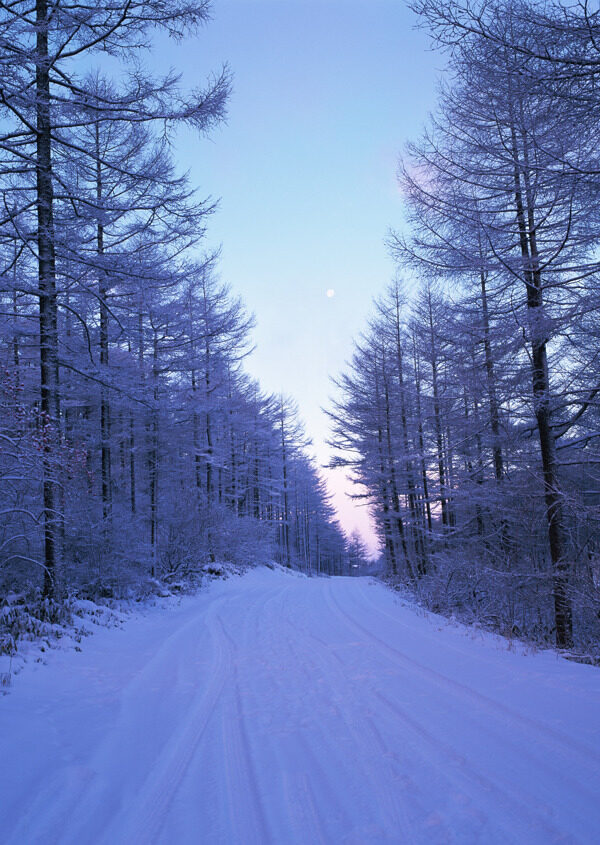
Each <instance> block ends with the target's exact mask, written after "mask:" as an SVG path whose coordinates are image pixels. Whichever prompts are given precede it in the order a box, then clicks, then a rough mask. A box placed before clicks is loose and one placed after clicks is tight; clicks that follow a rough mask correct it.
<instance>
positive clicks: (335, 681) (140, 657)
mask: <svg viewBox="0 0 600 845" xmlns="http://www.w3.org/2000/svg"><path fill="white" fill-rule="evenodd" d="M48 664H49V665H47V666H42V665H36V666H27V667H26V668H25V669H24V671H22V672H21V674H20V675H19V676H18V677H17V678H16V680H15V683H14V686H13V688H12V689H11V691H10V693H9V694H8V695H6V696H4V697H3V698H0V760H1V770H0V796H1V798H0V840H1V841H2V842H8V843H19V845H24V843H25V844H26V845H29V843H42V842H43V843H45V845H47V844H48V843H53V842H60V843H74V844H75V843H77V845H82V843H87V842H102V843H111V845H119V844H120V843H123V845H125V843H127V845H129V843H150V842H159V843H165V845H166V843H168V845H178V843H202V845H212V843H223V845H225V843H227V845H237V843H244V845H251V844H252V843H277V845H284V844H285V843H302V845H312V843H319V842H324V843H356V844H357V845H358V843H379V842H394V843H412V842H414V843H427V845H430V843H446V842H456V843H461V845H464V843H471V842H481V843H486V845H489V843H503V845H504V843H511V842H515V843H527V845H531V843H558V842H560V843H567V842H585V843H597V842H599V841H600V707H599V705H600V671H599V670H598V669H595V668H593V667H589V666H582V665H578V664H574V663H570V662H567V661H565V660H562V659H560V658H557V657H556V656H555V655H554V654H552V653H550V652H546V653H539V654H524V653H522V651H521V650H519V649H517V650H511V649H508V648H507V644H506V642H505V641H502V640H501V639H500V638H496V637H493V636H490V635H484V634H481V633H477V632H473V631H469V630H468V629H464V628H461V627H458V626H452V625H450V624H448V623H446V622H445V621H444V620H441V619H439V618H438V617H435V616H426V615H424V614H421V613H419V612H417V611H416V610H415V609H414V608H411V607H410V606H409V605H407V604H405V603H403V602H402V601H401V600H399V599H398V598H397V597H396V596H395V595H394V594H393V593H392V592H391V591H388V590H387V589H385V588H384V587H383V586H381V585H378V584H375V583H373V582H372V581H370V580H368V579H359V578H355V579H350V578H336V579H318V578H314V579H308V578H303V577H299V576H294V575H292V574H285V573H282V572H277V571H276V572H273V571H271V570H268V569H266V568H261V569H258V570H254V571H252V572H250V573H249V574H247V575H245V576H244V577H242V578H232V579H229V580H227V581H225V582H222V583H220V584H218V585H214V586H213V587H212V588H211V590H210V591H209V592H208V593H204V594H201V595H198V596H195V597H190V598H186V599H184V600H183V601H182V603H181V604H180V606H179V607H176V608H173V607H171V608H163V609H152V610H150V611H148V612H147V613H145V614H142V615H138V616H136V617H135V618H133V619H131V620H130V621H129V622H128V623H127V624H126V626H125V628H124V629H112V630H110V629H105V630H100V631H99V632H98V633H97V634H96V635H95V636H94V637H91V638H88V639H87V640H86V641H85V642H84V643H83V650H82V652H76V651H74V650H71V651H58V652H53V653H52V654H51V655H50V657H49V659H48Z"/></svg>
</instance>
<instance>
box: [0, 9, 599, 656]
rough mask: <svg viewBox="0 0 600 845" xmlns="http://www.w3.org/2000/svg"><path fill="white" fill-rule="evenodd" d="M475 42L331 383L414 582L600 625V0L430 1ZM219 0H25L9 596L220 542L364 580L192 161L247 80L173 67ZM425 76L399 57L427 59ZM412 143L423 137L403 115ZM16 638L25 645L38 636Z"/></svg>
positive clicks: (454, 609) (407, 173)
mask: <svg viewBox="0 0 600 845" xmlns="http://www.w3.org/2000/svg"><path fill="white" fill-rule="evenodd" d="M413 11H414V12H415V14H416V20H417V22H418V23H419V25H420V26H421V27H422V28H424V29H425V30H427V32H428V33H429V35H430V37H431V39H432V42H433V45H434V47H435V48H436V49H438V50H439V51H440V55H441V57H442V58H443V61H444V62H446V67H445V72H444V76H443V80H442V82H441V83H440V86H439V97H438V104H437V107H436V110H435V112H434V113H433V114H432V115H431V117H430V120H429V123H428V125H427V126H426V127H425V128H424V130H423V132H422V135H421V137H419V138H416V139H415V140H413V141H412V142H411V143H410V144H409V145H408V146H407V147H406V150H405V151H404V153H403V155H402V158H401V161H400V165H399V170H398V181H399V188H400V192H401V197H402V203H403V207H404V210H405V218H406V219H405V221H404V222H403V223H402V221H390V224H391V225H392V226H396V228H392V229H391V230H390V232H389V234H388V238H387V247H388V249H389V251H390V253H391V255H392V256H393V259H394V261H395V264H396V267H397V269H396V273H395V276H394V278H393V281H392V282H391V283H390V284H389V285H388V287H387V288H386V289H385V290H384V291H383V292H382V293H381V294H380V295H379V296H378V297H377V298H376V299H375V301H374V307H373V312H372V315H371V317H370V319H369V321H368V323H367V328H366V329H365V331H364V332H363V334H362V335H361V337H360V338H358V339H357V340H356V343H355V347H354V353H353V356H352V358H351V360H350V361H349V362H348V364H347V367H346V369H345V370H344V371H343V372H342V373H341V375H339V376H338V377H336V378H335V379H334V380H333V389H334V393H335V396H334V399H333V400H332V405H331V406H330V408H329V409H328V411H327V413H328V414H329V417H330V422H331V437H330V444H329V445H330V446H331V449H332V457H331V466H332V467H344V468H345V469H346V471H347V472H348V473H349V475H350V477H351V479H352V481H353V482H354V483H355V484H356V488H355V497H356V499H357V500H358V501H361V502H362V503H363V504H364V506H365V507H368V508H369V510H370V512H371V514H372V518H373V520H374V523H375V526H376V530H377V534H378V537H379V540H380V544H381V550H382V566H383V569H384V570H385V574H386V577H387V578H388V579H389V580H390V581H391V582H392V583H393V584H394V585H395V586H396V587H397V588H398V589H401V590H404V591H406V592H407V593H408V594H409V595H411V596H413V597H415V598H416V599H417V600H418V601H419V602H421V603H423V604H424V605H425V606H427V607H428V608H430V609H432V610H434V611H436V612H442V613H445V614H447V615H456V616H458V617H459V618H460V619H462V620H466V621H468V622H477V623H479V624H481V625H483V626H485V627H488V628H491V629H493V630H496V631H500V632H501V633H503V634H505V635H508V636H510V637H522V638H525V639H527V640H530V641H534V642H538V643H554V644H555V645H556V646H558V647H559V648H565V649H570V650H575V651H578V652H583V653H592V652H595V651H596V650H597V645H598V642H599V640H600V533H599V531H600V524H599V517H600V511H599V505H600V490H597V489H596V487H597V486H598V483H599V481H600V478H599V473H600V451H599V445H600V420H599V401H600V359H599V344H598V340H599V336H600V296H599V294H598V273H599V271H600V265H599V261H598V248H599V246H600V215H599V213H598V207H599V199H600V159H599V156H598V121H599V117H600V95H599V94H598V91H599V90H600V88H599V86H598V74H599V72H600V52H599V49H598V44H599V43H600V40H599V37H598V36H599V35H600V33H599V28H600V20H599V18H598V14H599V13H598V12H591V11H590V10H589V8H588V7H587V5H582V4H575V5H572V6H571V5H569V6H563V5H561V4H559V3H545V4H540V3H534V2H515V0H494V2H491V3H481V4H479V3H474V4H473V3H471V2H464V0H453V2H452V3H445V2H440V0H415V2H414V4H413ZM210 14H211V7H210V4H209V3H208V2H206V0H169V2H163V0H151V2H122V3H121V2H117V3H115V2H109V0H101V2H98V3H95V4H94V5H93V6H92V7H90V6H89V5H87V4H84V3H79V2H75V3H71V4H68V5H66V4H64V3H62V2H58V1H57V0H54V2H53V0H36V3H35V4H31V3H29V2H26V1H25V0H17V1H16V2H14V3H11V4H10V5H5V4H3V5H2V7H1V8H0V41H1V45H2V49H1V51H0V111H1V115H2V120H1V123H0V196H1V200H2V202H1V206H0V303H1V306H2V307H1V309H0V322H1V329H0V402H1V406H2V407H1V427H0V497H1V502H0V595H1V596H2V600H3V602H4V608H5V610H4V611H3V613H4V614H5V615H6V614H8V616H7V618H8V617H9V616H10V614H11V613H13V610H11V608H13V609H14V606H15V604H21V605H23V604H24V605H26V606H27V607H28V608H29V609H30V610H31V612H32V613H33V614H34V615H37V616H38V617H40V618H49V619H50V618H52V616H53V614H55V615H56V614H59V608H60V606H61V602H63V601H64V599H65V598H68V597H69V596H73V595H78V596H90V597H99V596H105V597H113V596H114V597H119V596H127V595H134V594H140V593H144V592H148V591H150V592H151V591H152V589H154V587H155V586H156V585H157V584H160V583H163V584H164V583H171V584H173V583H176V582H179V581H180V580H181V579H185V578H188V577H193V576H194V575H197V574H199V573H201V572H202V571H203V568H204V569H205V568H206V567H210V566H211V565H213V564H218V563H219V562H222V561H230V562H232V563H240V564H246V563H248V562H249V561H253V560H259V559H260V560H276V561H278V562H279V563H282V564H283V565H285V566H287V567H291V568H298V569H301V570H303V571H305V572H307V573H308V574H312V573H315V574H320V573H325V574H344V573H348V572H351V571H353V569H354V568H355V567H354V564H355V563H357V562H358V563H361V562H363V561H364V558H365V551H364V547H363V545H362V542H361V540H360V538H359V537H358V536H357V535H354V536H352V537H351V538H348V537H346V535H345V534H344V531H343V529H342V527H341V526H340V524H339V523H338V521H337V517H336V513H335V510H334V508H333V506H332V504H331V498H330V495H329V493H328V491H327V487H326V484H325V481H324V480H323V476H322V474H321V471H320V467H319V466H317V464H316V461H315V459H314V457H312V453H311V449H310V439H309V437H308V436H307V434H306V431H305V428H304V426H303V424H302V421H301V418H300V415H299V411H298V409H297V407H296V405H295V403H294V401H293V399H292V398H290V397H289V396H285V395H273V394H269V393H266V392H264V391H263V390H262V389H261V387H260V385H259V384H258V383H257V382H256V380H255V379H253V378H251V377H250V376H249V375H248V374H247V372H246V370H245V369H244V366H245V365H244V362H245V359H246V357H247V356H248V355H249V354H250V352H251V351H252V347H253V340H252V329H253V317H252V316H251V315H250V314H249V313H248V312H247V311H246V309H245V307H244V305H243V303H242V301H241V300H240V299H239V297H237V296H236V294H235V292H234V291H233V290H232V289H231V287H230V286H229V284H228V283H227V282H226V281H223V280H222V279H221V277H220V274H219V256H218V253H215V252H214V251H212V250H210V249H208V248H207V246H206V245H205V240H206V231H207V227H208V226H209V224H210V217H211V215H212V214H213V213H214V212H215V210H216V207H217V202H216V200H215V199H214V198H212V197H202V196H201V195H200V193H199V191H198V190H197V189H196V187H195V186H194V185H193V184H191V182H190V179H189V177H188V176H186V175H185V173H184V172H183V171H182V170H181V168H180V167H179V164H178V162H177V160H176V155H175V149H176V145H175V144H174V139H175V137H176V133H177V132H178V131H179V129H181V128H182V127H183V128H185V129H186V130H192V131H195V132H196V133H197V134H198V136H200V137H210V133H211V131H212V130H214V129H215V128H216V127H218V126H219V125H220V124H221V123H222V122H223V121H224V120H225V117H226V113H227V102H228V96H229V93H230V89H231V74H230V71H229V69H228V68H227V67H224V68H221V69H217V70H216V71H214V72H213V73H212V75H210V76H209V77H208V78H207V80H206V82H205V84H204V85H203V86H201V87H196V88H194V87H190V86H187V85H186V82H185V79H183V78H182V77H181V76H179V75H178V74H177V73H175V72H171V73H168V74H167V75H163V76H159V75H154V74H152V73H151V72H149V70H148V68H147V67H146V66H145V65H144V63H143V58H144V56H146V58H147V54H148V52H149V49H150V47H151V45H152V39H153V38H154V36H155V35H156V34H157V33H158V34H161V33H162V34H163V35H167V36H170V37H172V38H174V39H180V38H183V37H184V36H188V35H196V34H200V35H201V36H202V37H205V33H204V32H203V31H202V32H201V30H203V29H204V27H205V25H206V24H208V23H209V19H210ZM399 84H401V82H400V81H399ZM399 140H400V139H399ZM11 643H12V640H11V639H10V636H8V638H7V640H6V643H5V646H3V647H5V648H7V649H10V648H11V647H12V645H11Z"/></svg>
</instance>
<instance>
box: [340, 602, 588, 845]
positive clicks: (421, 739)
mask: <svg viewBox="0 0 600 845" xmlns="http://www.w3.org/2000/svg"><path fill="white" fill-rule="evenodd" d="M328 597H329V599H330V601H331V606H332V609H333V610H335V611H337V613H338V614H340V615H341V616H342V617H344V618H346V619H347V620H348V621H350V622H351V623H352V625H353V626H354V627H355V628H356V629H357V630H360V631H361V632H362V633H363V634H364V635H366V636H367V637H368V639H370V640H371V641H372V642H373V643H374V644H376V645H377V646H378V647H381V646H384V647H385V650H386V651H387V652H388V653H391V654H393V655H394V657H395V658H398V657H399V658H400V659H401V660H402V661H403V662H404V663H405V664H408V666H409V668H410V670H412V673H413V675H416V677H421V678H422V679H423V680H425V681H426V682H429V683H433V684H434V687H435V686H442V687H444V686H445V687H446V688H447V689H450V691H451V696H453V697H454V698H455V699H456V698H458V699H462V700H463V701H465V700H466V701H467V703H469V701H470V700H476V701H477V703H478V705H481V702H483V704H484V705H485V708H486V709H488V710H492V713H491V714H490V715H492V716H493V715H496V716H497V712H500V713H501V715H502V717H503V720H504V722H505V723H506V718H507V716H508V717H509V722H508V724H509V725H510V724H511V722H512V723H515V722H516V723H520V722H525V724H526V725H527V727H529V726H530V722H532V720H529V719H528V718H527V717H521V716H520V714H516V713H514V711H512V710H511V709H510V708H506V707H504V705H502V704H499V703H498V702H495V701H493V699H489V698H488V697H487V696H483V695H481V694H480V693H478V692H477V691H475V690H471V689H469V688H468V687H465V686H464V685H463V684H459V683H458V682H454V681H452V680H451V679H449V678H447V677H446V676H444V675H442V674H440V673H438V672H435V671H434V670H431V669H429V668H428V667H426V666H423V664H421V663H419V662H418V661H416V660H414V659H413V658H409V657H408V656H407V655H405V654H404V653H403V652H401V651H400V650H398V649H396V648H394V647H393V646H390V645H389V644H388V643H386V642H385V641H384V640H382V639H381V638H380V637H378V636H377V635H376V634H373V633H372V632H371V631H370V630H368V629H367V628H365V627H364V626H363V625H362V624H361V623H359V622H357V620H356V619H354V618H353V617H352V616H351V615H350V614H349V613H347V612H346V611H345V610H344V608H343V607H341V606H340V604H339V602H338V601H337V599H336V598H335V597H334V596H333V594H332V591H331V587H330V588H329V590H328ZM409 677H410V676H409ZM375 694H376V696H377V698H378V699H379V700H380V701H381V702H382V703H383V704H384V705H386V706H387V707H388V708H389V709H390V711H391V712H393V713H394V714H396V716H398V717H399V718H400V719H401V720H402V723H403V724H404V725H405V726H406V727H408V728H409V729H410V730H411V732H412V733H413V734H414V735H415V736H416V737H417V739H418V743H417V744H421V745H423V744H425V745H427V746H428V747H429V748H430V755H433V757H432V759H436V758H439V759H442V760H445V761H446V762H450V764H451V769H448V768H447V767H446V769H445V771H447V772H448V773H449V774H450V773H451V772H452V773H453V778H454V779H455V780H457V776H458V780H457V782H460V783H470V784H471V785H473V786H475V787H476V791H475V793H473V792H472V791H471V795H472V796H473V797H474V798H475V799H476V800H477V801H479V802H480V803H481V799H482V798H483V799H484V806H485V807H486V809H487V810H488V811H489V810H491V811H492V812H493V811H494V809H495V808H496V807H497V806H505V807H506V808H507V809H509V808H510V807H511V804H512V807H513V808H514V809H515V810H516V811H517V812H518V814H519V815H520V817H521V818H522V819H523V821H524V823H525V825H526V831H525V834H527V830H528V829H530V830H534V829H535V828H536V827H537V828H538V829H539V827H540V826H541V827H543V828H544V830H545V831H546V833H545V836H546V837H549V838H548V839H547V841H574V840H572V839H571V838H568V839H567V840H565V838H564V832H563V831H561V830H560V829H558V828H556V827H555V826H554V825H552V823H551V822H550V821H549V820H548V819H547V817H546V816H544V815H541V814H540V813H535V812H533V811H532V810H531V807H536V806H538V805H539V803H540V796H539V795H536V794H534V793H533V792H532V791H531V790H530V789H524V787H523V786H522V784H521V786H520V787H519V791H516V790H515V789H514V788H513V787H512V786H511V782H510V780H507V779H506V778H505V779H504V780H503V781H502V782H499V781H498V778H497V777H494V775H493V773H494V771H495V768H494V767H490V768H489V770H486V771H489V775H488V774H483V773H482V766H481V764H480V763H479V764H478V763H474V762H473V761H472V760H469V759H468V758H467V757H466V756H464V755H463V754H462V753H461V752H459V751H457V750H456V748H453V747H452V746H451V745H450V744H449V743H448V742H446V741H445V740H444V738H443V737H441V736H440V733H439V731H438V733H437V734H433V733H432V732H431V731H429V730H428V729H427V728H426V727H425V725H424V723H423V721H422V720H421V721H419V720H418V719H416V718H415V717H414V715H410V714H409V713H408V711H407V710H405V709H404V708H402V707H401V706H400V705H399V704H398V703H397V702H393V701H391V700H390V699H389V698H388V697H387V696H386V695H384V694H383V693H381V691H379V690H375ZM489 705H491V707H490V706H489ZM449 708H453V709H457V710H459V712H460V717H461V722H462V724H463V725H464V723H465V721H467V722H471V723H472V724H475V726H476V728H477V729H478V730H479V734H480V735H481V736H485V737H486V740H487V739H488V738H489V737H490V736H493V737H494V738H495V739H496V740H499V744H498V748H499V754H500V755H501V757H500V758H499V759H500V760H501V761H502V762H504V761H505V760H506V759H507V755H506V754H505V749H506V748H507V747H511V748H512V749H513V750H514V753H515V756H514V760H515V761H516V762H517V763H518V764H519V765H522V758H524V757H525V758H528V759H529V760H530V762H532V763H533V764H534V766H535V767H537V768H538V770H539V771H543V770H544V769H545V770H547V769H548V767H549V765H551V766H552V767H553V768H555V770H556V777H557V781H559V782H562V783H564V782H569V781H570V783H568V785H569V786H571V791H570V793H569V794H570V795H571V796H573V795H577V796H578V797H583V796H587V798H588V809H589V802H590V801H591V802H592V804H593V802H594V801H595V800H596V796H595V795H594V794H593V793H592V792H591V791H589V790H588V789H587V787H586V785H585V784H582V783H581V781H580V780H574V779H573V778H570V777H568V776H565V772H564V770H563V763H564V761H563V760H558V761H555V759H554V755H551V754H547V755H544V756H543V758H542V759H540V757H538V756H537V755H535V754H531V753H530V751H529V750H528V748H527V745H526V743H527V741H528V738H527V737H524V741H523V742H522V743H521V744H517V743H516V742H514V741H513V739H512V736H511V734H512V732H513V731H512V730H511V731H506V730H504V732H502V733H499V732H498V731H497V730H494V728H493V726H492V724H491V723H490V720H487V719H486V718H485V716H482V715H481V714H480V711H479V710H475V711H472V710H470V709H469V708H468V707H467V708H459V707H458V705H457V704H455V703H453V702H452V700H451V699H450V701H449V702H448V703H447V704H446V707H445V711H446V712H448V709H449ZM494 711H495V713H494ZM513 716H514V717H515V718H513ZM474 720H475V721H474ZM532 724H533V725H535V726H536V728H537V731H538V733H540V734H541V735H542V737H543V738H544V740H546V742H545V744H546V747H548V746H549V745H550V747H551V748H555V747H556V746H557V744H558V743H557V742H556V738H557V734H558V732H556V731H555V730H553V729H550V730H549V732H548V733H549V735H550V737H551V740H550V743H549V742H548V741H547V736H546V732H545V730H544V728H543V727H542V726H540V725H537V724H536V723H535V722H532ZM558 738H559V740H560V748H559V753H560V754H562V755H565V752H568V754H569V755H570V756H572V758H573V760H574V761H575V763H576V764H577V763H578V764H579V765H580V766H581V765H582V764H585V762H586V756H585V752H584V753H583V756H582V755H581V754H580V753H579V752H578V751H577V750H574V749H573V748H571V747H569V746H568V745H567V743H568V742H569V740H568V739H567V738H566V737H563V736H562V735H560V734H558ZM592 756H593V753H592ZM575 768H576V766H575ZM532 773H533V769H532ZM530 783H531V785H535V779H534V778H530ZM573 787H574V788H575V791H574V792H573ZM492 794H494V795H495V796H496V798H495V799H494V800H492V801H490V800H489V799H490V796H491V795H492ZM527 797H529V804H528V803H526V799H527ZM547 798H548V801H549V803H547V804H546V805H545V809H546V810H547V814H548V815H551V814H552V812H553V809H554V808H553V806H552V805H553V803H555V802H556V794H555V793H553V794H552V795H547ZM565 800H566V801H567V803H568V801H569V800H572V798H571V799H565ZM582 804H583V805H584V806H583V811H585V809H586V807H585V802H582ZM507 836H508V837H510V831H508V830H507ZM507 841H510V840H507ZM513 841H514V840H513ZM545 841H546V840H545Z"/></svg>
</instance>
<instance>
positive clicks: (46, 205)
mask: <svg viewBox="0 0 600 845" xmlns="http://www.w3.org/2000/svg"><path fill="white" fill-rule="evenodd" d="M48 18H49V14H48V2H47V0H36V31H37V34H36V72H35V77H36V79H35V82H36V130H37V134H36V190H37V223H38V229H37V246H38V296H39V325H40V394H41V396H40V399H41V401H40V409H41V413H42V417H43V419H44V422H45V423H47V427H46V433H45V437H44V446H43V461H42V463H43V481H42V485H43V499H44V595H45V596H47V597H49V598H51V597H52V596H53V595H54V592H55V586H56V584H55V581H56V566H57V562H58V531H59V523H60V520H59V514H58V503H59V494H58V485H57V481H56V473H57V465H58V450H59V446H60V395H59V379H58V316H57V294H56V260H55V246H54V209H53V203H54V191H53V185H52V140H51V124H50V72H49V71H50V68H49V64H50V60H49V55H48Z"/></svg>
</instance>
